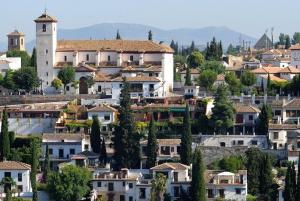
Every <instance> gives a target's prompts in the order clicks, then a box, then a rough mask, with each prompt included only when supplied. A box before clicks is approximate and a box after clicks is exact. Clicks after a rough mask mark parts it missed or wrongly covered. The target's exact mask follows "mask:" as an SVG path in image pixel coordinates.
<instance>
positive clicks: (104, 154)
mask: <svg viewBox="0 0 300 201" xmlns="http://www.w3.org/2000/svg"><path fill="white" fill-rule="evenodd" d="M100 162H101V163H102V164H104V165H106V163H107V152H106V145H105V140H104V138H103V139H102V144H101V154H100Z"/></svg>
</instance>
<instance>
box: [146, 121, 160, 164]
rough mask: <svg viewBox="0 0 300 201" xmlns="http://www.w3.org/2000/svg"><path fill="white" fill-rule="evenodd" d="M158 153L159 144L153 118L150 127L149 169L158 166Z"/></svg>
mask: <svg viewBox="0 0 300 201" xmlns="http://www.w3.org/2000/svg"><path fill="white" fill-rule="evenodd" d="M157 152H158V143H157V139H156V128H155V125H154V120H153V117H151V120H150V123H149V126H148V140H147V154H146V155H147V161H146V166H147V168H152V167H154V166H155V165H156V160H157Z"/></svg>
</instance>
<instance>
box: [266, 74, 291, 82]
mask: <svg viewBox="0 0 300 201" xmlns="http://www.w3.org/2000/svg"><path fill="white" fill-rule="evenodd" d="M261 77H263V78H265V79H268V75H261ZM270 80H271V81H275V82H287V80H285V79H282V78H280V77H277V76H275V75H270Z"/></svg>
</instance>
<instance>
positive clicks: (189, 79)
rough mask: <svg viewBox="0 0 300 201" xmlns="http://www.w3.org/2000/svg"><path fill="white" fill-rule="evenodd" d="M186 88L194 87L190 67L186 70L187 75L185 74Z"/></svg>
mask: <svg viewBox="0 0 300 201" xmlns="http://www.w3.org/2000/svg"><path fill="white" fill-rule="evenodd" d="M184 85H185V86H192V79H191V69H190V67H187V68H186V74H185V84H184Z"/></svg>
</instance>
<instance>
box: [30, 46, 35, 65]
mask: <svg viewBox="0 0 300 201" xmlns="http://www.w3.org/2000/svg"><path fill="white" fill-rule="evenodd" d="M30 66H31V67H34V68H35V69H36V67H37V64H36V49H35V47H34V48H33V50H32V55H31V59H30Z"/></svg>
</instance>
